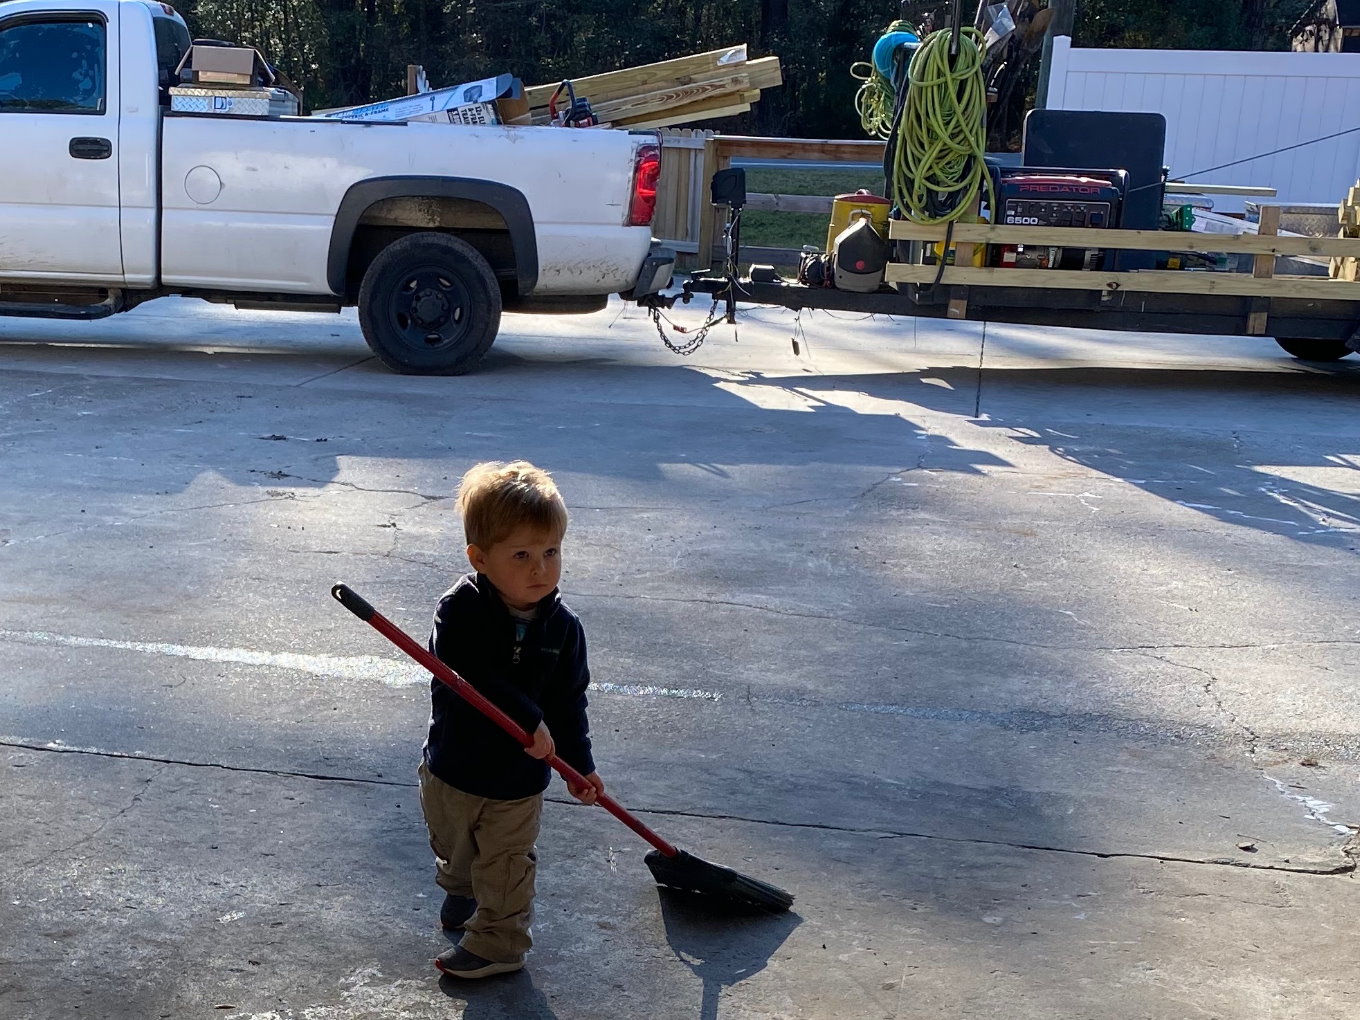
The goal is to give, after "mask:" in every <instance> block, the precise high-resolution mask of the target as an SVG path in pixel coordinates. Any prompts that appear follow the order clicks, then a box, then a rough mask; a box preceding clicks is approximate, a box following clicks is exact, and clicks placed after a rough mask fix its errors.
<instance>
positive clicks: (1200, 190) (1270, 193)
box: [1166, 181, 1279, 198]
mask: <svg viewBox="0 0 1360 1020" xmlns="http://www.w3.org/2000/svg"><path fill="white" fill-rule="evenodd" d="M1166 194H1168V195H1252V196H1254V197H1257V198H1274V197H1275V196H1276V195H1277V194H1279V192H1278V191H1276V189H1274V188H1258V187H1253V186H1252V185H1249V184H1240V185H1239V184H1182V183H1181V182H1180V181H1167V183H1166Z"/></svg>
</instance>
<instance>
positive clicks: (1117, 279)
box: [884, 264, 1360, 301]
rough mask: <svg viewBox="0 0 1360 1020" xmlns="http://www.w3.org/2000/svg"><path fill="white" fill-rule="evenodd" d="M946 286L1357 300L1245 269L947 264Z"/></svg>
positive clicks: (1328, 285)
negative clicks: (1102, 269)
mask: <svg viewBox="0 0 1360 1020" xmlns="http://www.w3.org/2000/svg"><path fill="white" fill-rule="evenodd" d="M938 273H939V267H938V266H906V265H900V264H892V265H889V266H888V268H887V271H886V272H885V274H884V279H885V280H886V281H887V282H888V283H926V284H929V283H934V282H935V277H936V274H938ZM940 282H941V284H942V285H944V286H993V287H1032V288H1034V289H1036V290H1043V289H1045V288H1047V289H1052V290H1100V291H1109V292H1110V293H1123V292H1130V293H1162V294H1224V295H1233V296H1239V297H1279V298H1302V299H1314V300H1321V301H1326V300H1332V299H1340V300H1343V301H1358V300H1360V283H1348V282H1345V281H1343V280H1328V279H1324V278H1323V277H1320V276H1277V277H1275V278H1274V279H1270V280H1258V279H1256V278H1255V277H1254V276H1250V275H1248V274H1246V273H1205V272H1180V271H1175V270H1171V271H1153V270H1149V271H1138V272H1127V273H1110V272H1092V273H1086V272H1080V271H1076V270H1061V269H974V268H960V267H957V266H947V267H946V268H945V271H944V274H943V276H942V277H941V278H940Z"/></svg>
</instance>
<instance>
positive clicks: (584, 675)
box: [424, 574, 595, 800]
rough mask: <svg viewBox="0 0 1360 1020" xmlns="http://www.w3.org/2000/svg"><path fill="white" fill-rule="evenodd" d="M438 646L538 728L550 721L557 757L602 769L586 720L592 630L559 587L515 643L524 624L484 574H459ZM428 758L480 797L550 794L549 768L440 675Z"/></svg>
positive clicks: (443, 606) (530, 727)
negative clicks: (587, 632)
mask: <svg viewBox="0 0 1360 1020" xmlns="http://www.w3.org/2000/svg"><path fill="white" fill-rule="evenodd" d="M430 651H431V652H433V653H434V654H435V656H436V657H438V658H439V659H440V660H441V661H443V662H445V663H447V664H448V665H449V666H450V667H451V668H452V669H453V671H454V672H455V673H457V674H458V675H459V676H461V677H462V678H463V679H464V680H466V681H467V682H468V683H470V684H472V686H473V687H475V688H477V690H478V691H480V692H481V693H482V694H483V695H484V696H485V697H486V698H487V699H488V700H489V701H491V702H492V703H494V704H495V705H496V706H497V707H498V708H500V709H501V710H502V711H504V712H505V713H506V714H507V715H509V716H510V718H512V719H514V720H515V722H517V723H518V724H519V725H520V726H522V727H523V728H524V730H525V731H526V732H528V733H530V734H532V733H533V731H534V730H535V729H537V728H538V724H539V723H540V722H544V723H547V726H548V730H549V732H551V733H552V736H553V742H554V743H555V744H556V745H557V754H558V755H559V756H560V757H561V758H563V759H564V760H565V761H566V762H567V764H569V765H571V766H572V767H573V768H576V769H578V770H579V771H580V772H581V773H582V774H583V775H589V774H590V773H591V772H594V771H595V762H594V760H593V759H592V758H591V755H590V728H589V725H588V723H587V721H586V685H587V684H589V683H590V670H589V669H588V668H587V666H586V636H585V631H584V630H582V628H581V621H580V620H579V619H577V617H576V614H575V613H573V612H572V611H571V610H570V609H568V608H567V607H566V605H565V604H563V602H562V599H561V597H560V596H559V595H558V593H557V592H556V591H555V590H554V591H553V592H552V594H550V595H548V596H546V597H545V598H544V599H543V600H542V601H541V602H539V604H538V613H537V617H536V618H535V619H534V621H533V622H532V623H530V624H529V625H528V626H527V629H526V631H525V633H524V636H523V639H522V640H519V641H517V640H516V621H515V620H514V618H513V617H511V615H510V611H509V610H508V609H506V607H505V603H504V602H502V601H501V597H500V595H499V593H497V591H496V589H495V588H494V587H493V586H492V584H491V582H490V581H489V580H487V578H486V576H485V575H483V574H476V575H473V574H468V575H466V576H464V577H462V578H460V579H459V581H458V583H457V584H456V585H454V586H453V587H452V588H451V589H449V591H447V592H446V593H445V594H444V596H443V597H442V598H441V599H440V600H439V606H438V608H436V610H435V614H434V632H433V633H432V634H431V635H430ZM430 701H431V714H430V732H429V736H428V737H427V738H426V741H425V750H424V753H425V764H426V767H427V768H429V770H430V771H431V772H433V773H434V774H435V775H436V776H438V777H439V778H440V779H442V780H443V781H444V782H446V783H448V784H449V785H450V786H452V787H455V788H456V789H459V790H462V791H463V792H464V793H470V794H472V795H473V796H476V797H490V798H493V799H495V800H518V799H520V798H521V797H532V796H534V795H535V794H538V793H542V792H543V791H544V790H545V789H547V786H548V780H549V779H550V778H551V771H550V770H549V768H548V766H547V765H546V764H544V763H543V762H542V761H539V760H538V759H536V758H530V757H529V756H528V755H527V754H525V753H524V748H523V747H522V746H521V745H519V744H518V743H516V742H515V741H514V740H513V739H512V738H511V737H510V736H509V735H507V734H506V733H505V732H504V731H502V730H501V729H500V728H499V727H498V726H496V724H495V723H493V722H491V720H489V719H487V718H486V717H485V716H483V715H482V714H481V713H480V712H478V711H477V710H476V709H475V708H473V707H472V706H471V705H469V704H467V702H465V701H464V700H463V699H462V698H460V697H459V696H458V695H457V694H455V693H454V692H453V691H451V690H450V689H449V688H448V687H446V686H445V685H444V684H443V683H442V682H441V681H440V680H438V679H435V678H431V681H430Z"/></svg>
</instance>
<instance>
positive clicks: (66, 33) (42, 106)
mask: <svg viewBox="0 0 1360 1020" xmlns="http://www.w3.org/2000/svg"><path fill="white" fill-rule="evenodd" d="M105 50H106V44H105V33H104V25H103V23H102V22H98V21H93V20H90V19H88V18H85V19H80V20H75V21H72V20H66V21H36V20H35V21H21V22H18V23H15V24H10V25H7V26H5V27H0V113H85V114H100V113H103V112H104V102H105V96H104V57H105Z"/></svg>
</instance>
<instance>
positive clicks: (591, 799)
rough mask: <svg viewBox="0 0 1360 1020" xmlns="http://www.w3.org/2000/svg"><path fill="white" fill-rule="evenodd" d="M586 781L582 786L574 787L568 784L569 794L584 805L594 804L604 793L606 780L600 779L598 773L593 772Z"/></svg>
mask: <svg viewBox="0 0 1360 1020" xmlns="http://www.w3.org/2000/svg"><path fill="white" fill-rule="evenodd" d="M585 779H586V781H585V782H584V783H583V784H582V785H580V786H573V785H572V784H571V783H568V784H567V792H568V793H570V794H571V795H572V796H573V797H575V798H576V799H577V800H579V801H580V802H581V803H582V804H594V803H595V801H596V799H597V798H598V797H599V796H600V794H602V793H604V780H603V779H601V778H600V774H599V773H598V772H592V773H591V774H590V775H588V776H586V777H585Z"/></svg>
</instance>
